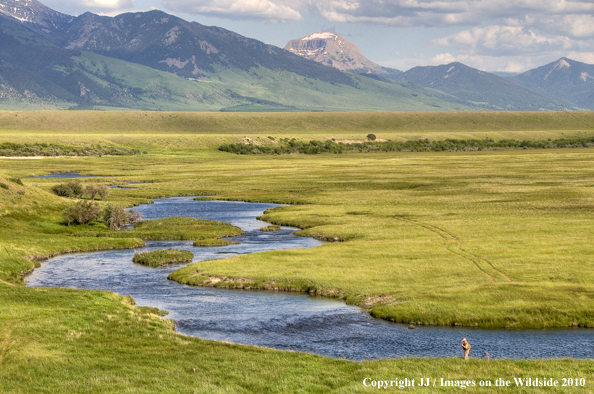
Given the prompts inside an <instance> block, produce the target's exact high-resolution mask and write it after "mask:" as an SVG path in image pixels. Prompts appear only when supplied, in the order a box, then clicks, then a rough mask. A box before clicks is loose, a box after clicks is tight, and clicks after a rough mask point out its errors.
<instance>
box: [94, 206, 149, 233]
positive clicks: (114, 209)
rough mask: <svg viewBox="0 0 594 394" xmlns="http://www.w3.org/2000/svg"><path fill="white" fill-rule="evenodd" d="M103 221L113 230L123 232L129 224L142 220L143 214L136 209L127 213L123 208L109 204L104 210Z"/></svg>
mask: <svg viewBox="0 0 594 394" xmlns="http://www.w3.org/2000/svg"><path fill="white" fill-rule="evenodd" d="M102 216H103V221H105V223H106V224H107V225H108V226H109V228H110V229H112V230H121V229H122V228H124V227H125V226H127V225H128V224H134V223H136V222H138V221H139V220H140V218H141V214H140V213H139V212H136V211H135V210H134V209H129V210H128V211H127V212H126V210H125V209H124V208H123V207H120V206H117V205H114V204H107V206H106V207H105V209H104V210H103V215H102Z"/></svg>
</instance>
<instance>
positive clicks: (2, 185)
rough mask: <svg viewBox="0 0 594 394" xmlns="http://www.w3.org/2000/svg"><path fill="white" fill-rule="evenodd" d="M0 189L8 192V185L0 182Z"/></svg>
mask: <svg viewBox="0 0 594 394" xmlns="http://www.w3.org/2000/svg"><path fill="white" fill-rule="evenodd" d="M0 187H1V188H2V189H4V190H8V185H7V184H6V183H2V182H0Z"/></svg>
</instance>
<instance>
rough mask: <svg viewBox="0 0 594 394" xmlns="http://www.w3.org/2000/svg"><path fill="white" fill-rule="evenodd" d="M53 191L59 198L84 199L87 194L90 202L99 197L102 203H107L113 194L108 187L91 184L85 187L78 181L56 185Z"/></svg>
mask: <svg viewBox="0 0 594 394" xmlns="http://www.w3.org/2000/svg"><path fill="white" fill-rule="evenodd" d="M51 191H52V192H53V193H54V194H55V195H57V196H60V197H69V198H82V197H83V196H84V195H85V194H86V195H87V196H88V197H89V199H90V200H95V197H96V196H97V195H99V197H100V198H101V200H102V201H106V200H107V196H109V193H110V192H111V190H110V189H109V187H107V186H106V185H97V184H89V185H86V186H83V185H82V183H80V181H78V180H75V181H69V182H66V183H61V184H59V185H55V186H53V187H52V188H51Z"/></svg>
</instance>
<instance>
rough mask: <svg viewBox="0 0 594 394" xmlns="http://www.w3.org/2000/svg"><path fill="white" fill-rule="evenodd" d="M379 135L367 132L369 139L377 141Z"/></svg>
mask: <svg viewBox="0 0 594 394" xmlns="http://www.w3.org/2000/svg"><path fill="white" fill-rule="evenodd" d="M376 138H377V137H376V136H375V134H367V139H368V140H369V141H375V139H376Z"/></svg>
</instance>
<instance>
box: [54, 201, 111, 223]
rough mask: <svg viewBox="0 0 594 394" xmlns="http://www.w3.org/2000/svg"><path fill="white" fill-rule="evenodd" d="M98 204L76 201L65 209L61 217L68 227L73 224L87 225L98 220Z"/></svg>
mask: <svg viewBox="0 0 594 394" xmlns="http://www.w3.org/2000/svg"><path fill="white" fill-rule="evenodd" d="M100 211H101V210H100V208H99V204H97V203H96V202H92V201H88V200H78V201H77V202H75V203H74V204H71V205H70V206H69V207H67V208H66V209H65V210H64V212H63V213H62V217H63V218H64V220H65V221H66V223H68V226H70V224H71V223H73V224H87V223H91V222H92V221H93V220H96V219H97V218H99V212H100Z"/></svg>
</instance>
